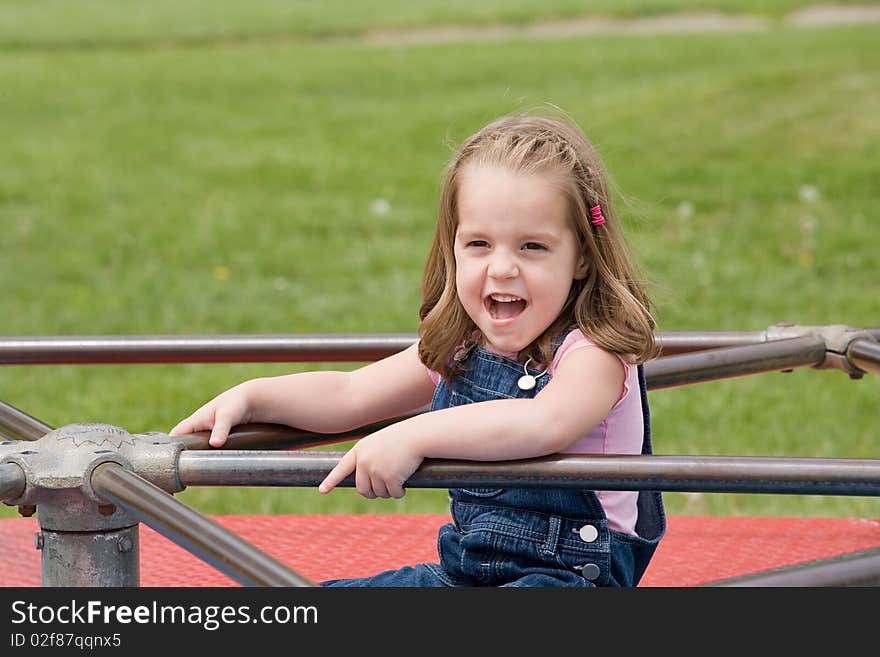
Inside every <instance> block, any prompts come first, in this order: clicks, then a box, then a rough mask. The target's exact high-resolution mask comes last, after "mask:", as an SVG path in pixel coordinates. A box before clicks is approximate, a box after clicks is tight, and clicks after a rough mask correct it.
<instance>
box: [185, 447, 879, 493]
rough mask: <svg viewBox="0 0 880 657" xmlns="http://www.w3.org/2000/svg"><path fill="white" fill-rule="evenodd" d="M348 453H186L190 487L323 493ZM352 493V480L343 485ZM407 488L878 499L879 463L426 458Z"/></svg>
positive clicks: (703, 458) (663, 458) (643, 457)
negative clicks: (319, 488)
mask: <svg viewBox="0 0 880 657" xmlns="http://www.w3.org/2000/svg"><path fill="white" fill-rule="evenodd" d="M343 454H344V452H320V451H310V452H297V451H293V452H276V451H268V450H266V451H239V450H228V451H223V450H221V451H184V452H181V454H180V458H179V460H178V476H179V477H180V483H181V484H183V485H184V486H317V485H318V484H319V483H320V482H321V481H322V480H323V479H324V477H326V476H327V473H328V472H330V470H331V469H332V468H333V467H334V466H335V465H336V464H337V463H338V462H339V459H340V458H341V457H342V455H343ZM340 485H341V486H346V487H353V486H354V477H353V476H348V477H347V478H346V479H344V480H343V482H342V483H341V484H340ZM406 486H407V488H450V487H453V488H457V487H463V488H467V487H472V486H479V487H493V486H517V487H558V488H583V489H591V490H592V489H598V490H663V491H698V492H718V493H722V492H723V493H776V494H780V493H781V494H799V495H865V496H880V460H878V459H828V458H782V457H775V458H774V457H748V456H666V455H656V454H650V455H643V454H639V455H633V454H627V455H607V454H603V455H584V454H577V455H574V454H565V455H559V454H554V455H550V456H544V457H540V458H535V459H521V460H514V461H464V460H457V459H455V460H452V459H425V461H424V462H423V463H422V465H421V466H420V467H419V468H418V470H416V472H415V473H414V474H413V475H412V476H411V477H410V478H409V479H408V480H407V482H406Z"/></svg>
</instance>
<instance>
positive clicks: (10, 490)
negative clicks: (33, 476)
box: [0, 463, 27, 502]
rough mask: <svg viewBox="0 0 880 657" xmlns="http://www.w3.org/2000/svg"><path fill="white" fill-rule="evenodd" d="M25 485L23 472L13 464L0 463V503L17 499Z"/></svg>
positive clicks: (25, 480)
mask: <svg viewBox="0 0 880 657" xmlns="http://www.w3.org/2000/svg"><path fill="white" fill-rule="evenodd" d="M26 485H27V479H26V478H25V475H24V470H22V469H21V468H20V467H19V466H17V465H16V464H15V463H0V502H6V501H8V500H14V499H18V498H19V497H21V496H22V494H23V493H24V489H25V486H26Z"/></svg>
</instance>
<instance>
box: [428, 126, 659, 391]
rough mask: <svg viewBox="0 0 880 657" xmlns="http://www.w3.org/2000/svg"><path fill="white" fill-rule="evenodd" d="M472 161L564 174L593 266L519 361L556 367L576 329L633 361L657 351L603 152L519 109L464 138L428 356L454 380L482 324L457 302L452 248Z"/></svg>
mask: <svg viewBox="0 0 880 657" xmlns="http://www.w3.org/2000/svg"><path fill="white" fill-rule="evenodd" d="M470 164H475V165H488V166H500V167H503V168H505V169H507V170H509V171H511V172H512V173H528V174H539V175H548V176H552V177H553V178H554V179H561V180H562V181H563V189H564V190H565V194H566V196H568V200H569V207H570V210H571V212H570V217H571V223H572V227H573V229H574V232H575V235H576V239H577V241H578V245H579V248H580V250H581V252H582V253H583V255H584V257H585V261H586V262H587V264H588V272H587V275H586V277H585V278H584V279H583V280H574V281H573V282H572V286H571V290H570V292H569V296H568V300H567V301H566V303H565V306H564V307H563V309H562V311H561V312H560V314H559V317H557V318H556V320H555V321H554V322H553V323H552V324H551V325H550V326H549V327H548V328H547V329H546V330H545V331H544V332H543V333H542V334H541V335H540V336H538V337H537V338H536V339H535V341H534V342H532V344H530V345H528V346H527V347H526V348H525V349H524V350H523V351H522V352H520V354H519V355H520V357H526V356H528V357H531V358H533V359H534V360H535V361H536V362H539V363H542V364H544V365H547V364H549V363H550V362H551V360H552V358H553V340H554V338H556V337H557V336H559V335H560V334H561V333H562V332H563V331H567V330H570V329H573V328H574V327H577V328H579V329H580V330H581V331H582V332H583V333H584V335H586V336H587V337H589V338H590V339H591V340H593V342H595V343H596V344H597V345H599V346H600V347H602V348H604V349H607V350H609V351H611V352H614V353H616V354H619V355H620V356H621V357H623V358H625V359H626V360H627V361H629V362H632V363H642V362H645V361H647V360H649V359H651V358H652V357H654V356H655V355H656V352H657V346H656V345H655V342H654V334H653V329H654V319H653V317H652V316H651V313H650V301H649V299H648V296H647V294H646V292H645V290H644V288H643V286H642V283H641V282H640V280H639V278H638V276H637V271H636V267H635V264H634V262H633V259H632V258H631V256H630V254H629V249H628V247H627V244H626V242H625V240H624V237H623V233H622V232H621V230H620V226H619V225H618V223H617V218H616V216H615V214H614V210H613V208H612V205H611V199H610V196H609V194H608V186H607V182H606V179H605V173H604V167H603V166H602V162H601V160H600V159H599V156H598V155H597V153H596V151H595V149H594V148H593V146H592V145H591V144H590V142H589V141H588V140H587V138H586V137H585V136H584V134H583V132H581V130H580V129H579V128H578V127H577V126H576V125H574V124H573V123H572V122H570V121H568V120H565V119H557V118H549V117H542V116H531V115H516V116H506V117H503V118H500V119H497V120H495V121H493V122H491V123H489V124H488V125H486V126H485V127H484V128H483V129H481V130H479V131H478V132H477V133H475V134H474V135H472V136H471V137H469V138H468V139H467V140H465V142H464V143H463V144H462V145H461V147H460V148H459V149H458V152H457V153H456V154H455V156H454V157H453V159H452V161H451V162H450V163H449V165H448V166H447V168H446V176H445V180H444V184H443V188H442V191H441V194H440V208H439V213H438V217H437V227H436V232H435V234H434V241H433V244H432V245H431V250H430V252H429V253H428V260H427V263H426V265H425V271H424V275H423V277H422V305H421V307H420V309H419V318H420V319H421V322H420V324H419V329H418V332H419V337H420V342H419V357H420V358H421V360H422V362H423V363H424V364H425V365H426V366H427V367H429V368H430V369H432V370H435V371H437V372H440V373H441V374H442V375H443V376H444V377H446V378H447V379H449V378H451V377H452V376H454V375H455V373H456V369H457V363H455V362H451V356H452V353H453V352H454V350H455V349H456V348H457V347H458V346H459V345H461V343H462V342H463V341H465V340H466V339H467V337H468V336H469V335H470V334H471V333H472V332H473V331H474V330H475V329H476V326H475V324H474V322H473V321H472V320H471V318H470V317H469V316H468V315H467V313H466V312H465V310H464V308H463V307H462V305H461V302H460V301H459V299H458V293H457V290H456V285H455V256H454V253H453V245H454V241H455V233H456V228H457V226H458V211H457V210H458V208H457V193H458V187H459V183H460V180H461V176H462V171H463V170H464V168H465V166H466V165H470ZM596 205H600V206H601V207H602V214H603V215H604V217H605V223H604V224H603V225H593V224H591V223H590V219H591V217H590V208H591V207H593V206H596Z"/></svg>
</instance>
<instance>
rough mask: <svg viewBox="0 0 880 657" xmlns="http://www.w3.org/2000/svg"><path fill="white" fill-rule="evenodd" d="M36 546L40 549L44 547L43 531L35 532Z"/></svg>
mask: <svg viewBox="0 0 880 657" xmlns="http://www.w3.org/2000/svg"><path fill="white" fill-rule="evenodd" d="M34 547H35V548H36V549H38V550H42V549H43V532H37V533H36V534H34Z"/></svg>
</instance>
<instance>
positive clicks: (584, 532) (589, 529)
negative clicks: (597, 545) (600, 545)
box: [578, 525, 599, 543]
mask: <svg viewBox="0 0 880 657" xmlns="http://www.w3.org/2000/svg"><path fill="white" fill-rule="evenodd" d="M578 536H580V537H581V540H582V541H583V542H584V543H592V542H593V541H595V540H596V539H597V538H599V530H598V529H596V528H595V527H593V525H584V526H583V527H581V528H580V529H579V530H578Z"/></svg>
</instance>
